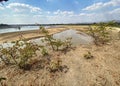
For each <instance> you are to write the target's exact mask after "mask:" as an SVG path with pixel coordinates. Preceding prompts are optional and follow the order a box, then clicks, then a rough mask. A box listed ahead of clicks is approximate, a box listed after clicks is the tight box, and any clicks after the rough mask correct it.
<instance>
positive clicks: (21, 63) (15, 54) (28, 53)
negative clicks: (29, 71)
mask: <svg viewBox="0 0 120 86" xmlns="http://www.w3.org/2000/svg"><path fill="white" fill-rule="evenodd" d="M37 50H39V46H38V45H36V44H33V43H29V42H26V41H16V42H15V43H14V45H13V46H12V47H7V48H3V47H1V49H0V52H1V54H2V56H4V57H1V58H2V61H3V62H4V63H5V64H6V63H7V64H10V63H12V64H15V65H17V66H18V67H19V68H22V69H26V68H27V66H28V61H29V60H30V58H32V57H33V56H34V55H36V51H37Z"/></svg>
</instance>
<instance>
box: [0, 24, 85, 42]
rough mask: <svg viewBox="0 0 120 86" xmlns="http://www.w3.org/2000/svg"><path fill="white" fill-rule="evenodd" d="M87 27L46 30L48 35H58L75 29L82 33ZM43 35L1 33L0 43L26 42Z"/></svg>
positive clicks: (28, 32) (27, 32)
mask: <svg viewBox="0 0 120 86" xmlns="http://www.w3.org/2000/svg"><path fill="white" fill-rule="evenodd" d="M86 27H87V26H75V25H71V26H59V27H50V28H47V30H48V31H49V33H50V34H55V33H59V32H61V31H64V30H67V29H76V30H80V31H84V30H85V28H86ZM42 36H43V34H42V33H40V31H39V29H38V30H29V31H19V32H9V33H1V34H0V43H4V42H12V41H15V40H19V39H21V38H25V39H26V40H30V39H35V38H40V37H42Z"/></svg>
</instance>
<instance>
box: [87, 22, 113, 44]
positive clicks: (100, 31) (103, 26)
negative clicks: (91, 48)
mask: <svg viewBox="0 0 120 86" xmlns="http://www.w3.org/2000/svg"><path fill="white" fill-rule="evenodd" d="M111 25H114V24H113V23H112V22H109V23H103V22H101V23H98V24H94V25H93V26H89V30H88V33H89V34H90V35H91V36H92V37H93V38H94V42H95V44H96V45H99V44H106V43H107V42H108V41H109V40H110V38H111V37H110V33H109V30H111V29H112V28H110V27H109V26H111Z"/></svg>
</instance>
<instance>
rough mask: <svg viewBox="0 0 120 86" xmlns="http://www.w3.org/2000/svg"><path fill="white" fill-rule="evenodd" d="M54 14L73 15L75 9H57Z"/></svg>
mask: <svg viewBox="0 0 120 86" xmlns="http://www.w3.org/2000/svg"><path fill="white" fill-rule="evenodd" d="M53 14H55V15H62V16H65V15H73V14H74V12H73V11H61V10H57V11H55V12H54V13H53Z"/></svg>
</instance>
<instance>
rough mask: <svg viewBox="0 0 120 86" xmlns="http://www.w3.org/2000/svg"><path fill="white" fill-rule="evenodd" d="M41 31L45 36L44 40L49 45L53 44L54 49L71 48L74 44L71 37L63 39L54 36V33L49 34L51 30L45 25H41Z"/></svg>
mask: <svg viewBox="0 0 120 86" xmlns="http://www.w3.org/2000/svg"><path fill="white" fill-rule="evenodd" d="M40 31H41V33H43V34H44V36H45V39H43V40H42V41H43V42H45V43H46V44H47V45H48V46H51V48H52V50H53V51H58V50H59V49H60V48H63V49H66V48H70V47H71V45H72V43H71V38H66V40H65V41H62V40H60V39H55V38H53V36H52V35H49V32H48V31H47V30H46V29H45V28H44V27H40Z"/></svg>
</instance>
